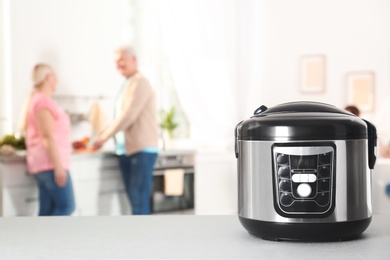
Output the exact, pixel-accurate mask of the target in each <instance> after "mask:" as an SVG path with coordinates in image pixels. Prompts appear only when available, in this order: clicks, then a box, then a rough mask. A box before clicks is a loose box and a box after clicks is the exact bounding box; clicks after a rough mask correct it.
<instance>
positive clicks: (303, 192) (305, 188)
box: [297, 183, 311, 198]
mask: <svg viewBox="0 0 390 260" xmlns="http://www.w3.org/2000/svg"><path fill="white" fill-rule="evenodd" d="M297 193H298V195H299V196H301V197H302V198H306V197H309V195H310V194H311V187H310V185H309V184H307V183H301V184H299V186H298V188H297Z"/></svg>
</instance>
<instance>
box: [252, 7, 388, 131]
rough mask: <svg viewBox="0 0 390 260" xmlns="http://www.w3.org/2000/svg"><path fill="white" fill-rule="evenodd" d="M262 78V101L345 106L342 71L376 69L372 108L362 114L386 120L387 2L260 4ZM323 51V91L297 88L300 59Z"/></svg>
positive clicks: (344, 76)
mask: <svg viewBox="0 0 390 260" xmlns="http://www.w3.org/2000/svg"><path fill="white" fill-rule="evenodd" d="M264 8H265V10H264V14H265V20H264V21H265V25H264V26H265V34H264V37H263V39H264V42H265V47H264V52H265V60H264V70H262V73H263V74H264V81H263V82H261V85H260V86H261V89H262V91H261V94H262V96H261V97H259V100H261V102H262V103H264V104H266V105H268V106H272V105H276V104H278V103H282V102H287V101H297V100H315V101H321V102H327V103H331V104H334V105H336V106H339V107H344V106H345V105H347V96H346V94H347V93H346V73H348V72H350V71H367V70H370V71H374V72H375V74H376V110H375V111H374V112H373V113H370V114H368V113H366V114H363V115H362V116H363V117H365V118H367V119H370V120H373V121H374V123H376V124H377V125H378V127H383V126H382V122H383V121H384V120H386V119H387V117H388V116H387V115H386V114H385V113H383V111H384V110H386V109H387V111H388V112H390V109H389V108H386V107H389V105H388V104H389V98H388V97H390V87H389V86H390V1H388V0H343V1H338V0H327V1H324V0H295V1H289V0H272V1H266V2H265V5H264ZM305 54H324V55H326V60H327V75H326V81H327V83H326V93H324V94H318V95H304V94H301V93H300V92H299V88H298V86H299V59H300V57H301V56H302V55H305Z"/></svg>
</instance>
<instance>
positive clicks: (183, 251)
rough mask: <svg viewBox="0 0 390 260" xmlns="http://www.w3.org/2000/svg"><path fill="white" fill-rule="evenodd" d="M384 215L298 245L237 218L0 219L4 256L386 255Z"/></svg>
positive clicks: (388, 241)
mask: <svg viewBox="0 0 390 260" xmlns="http://www.w3.org/2000/svg"><path fill="white" fill-rule="evenodd" d="M389 223H390V216H384V215H376V216H374V217H373V221H372V223H371V225H370V226H369V228H368V229H367V230H366V231H365V232H364V233H363V236H362V237H361V238H360V239H357V240H352V241H345V242H327V243H298V242H274V241H266V240H262V239H260V238H257V237H254V236H251V235H249V234H248V233H247V232H246V231H245V230H244V228H243V227H242V226H241V225H240V223H239V221H238V218H237V216H232V215H230V216H127V217H20V218H1V219H0V230H1V232H0V255H1V257H2V258H4V259H31V258H39V259H58V258H60V259H118V258H120V259H194V258H196V259H273V260H277V259H283V260H286V259H289V260H292V259H299V260H302V259H332V260H334V259H343V260H346V259H351V260H352V259H353V260H355V259H366V260H369V259H390V246H389V245H390V225H389Z"/></svg>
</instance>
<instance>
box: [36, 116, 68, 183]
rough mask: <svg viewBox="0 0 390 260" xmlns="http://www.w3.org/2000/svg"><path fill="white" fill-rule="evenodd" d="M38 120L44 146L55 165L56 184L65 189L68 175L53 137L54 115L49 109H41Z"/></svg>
mask: <svg viewBox="0 0 390 260" xmlns="http://www.w3.org/2000/svg"><path fill="white" fill-rule="evenodd" d="M37 118H38V126H39V131H40V134H41V137H42V139H43V145H44V146H45V148H46V149H47V153H48V155H49V158H50V160H51V162H52V163H53V165H54V178H55V182H56V184H57V185H58V186H59V187H63V186H65V184H66V176H67V173H66V170H65V169H64V167H63V166H62V163H61V160H60V156H59V153H58V147H57V144H56V142H55V140H54V136H53V124H54V118H53V115H52V114H51V113H50V112H49V110H47V109H40V110H39V111H38V113H37Z"/></svg>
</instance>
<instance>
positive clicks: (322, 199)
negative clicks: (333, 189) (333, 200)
mask: <svg viewBox="0 0 390 260" xmlns="http://www.w3.org/2000/svg"><path fill="white" fill-rule="evenodd" d="M316 202H317V203H318V205H320V206H326V205H328V204H329V192H325V193H320V194H318V195H317V197H316Z"/></svg>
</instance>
